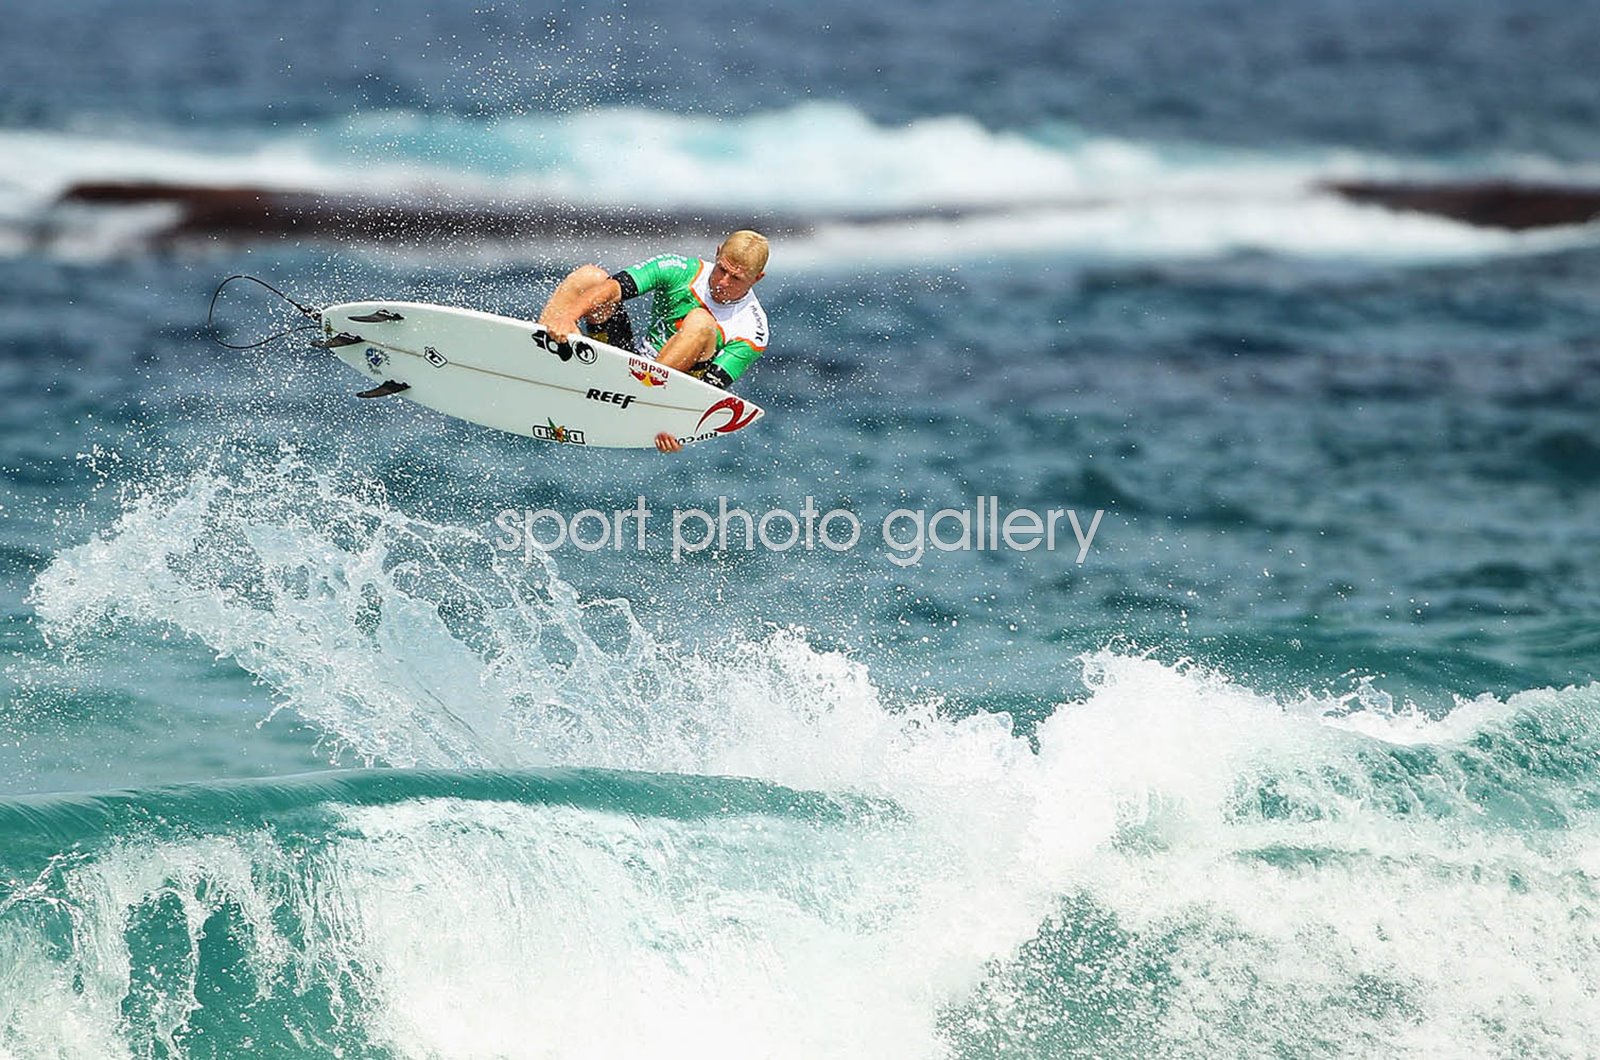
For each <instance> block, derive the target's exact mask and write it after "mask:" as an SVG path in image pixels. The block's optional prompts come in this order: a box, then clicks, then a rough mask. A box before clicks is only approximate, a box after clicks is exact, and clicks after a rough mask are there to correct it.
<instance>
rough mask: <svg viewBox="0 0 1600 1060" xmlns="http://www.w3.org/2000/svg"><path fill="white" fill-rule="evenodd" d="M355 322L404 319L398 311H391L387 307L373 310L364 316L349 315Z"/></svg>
mask: <svg viewBox="0 0 1600 1060" xmlns="http://www.w3.org/2000/svg"><path fill="white" fill-rule="evenodd" d="M350 319H351V320H354V321H355V322H356V323H357V324H392V323H394V322H395V321H396V320H404V319H405V317H403V316H401V315H400V314H399V313H391V312H390V311H389V310H387V309H378V310H374V311H373V312H371V313H368V314H367V315H366V316H360V317H351V318H350Z"/></svg>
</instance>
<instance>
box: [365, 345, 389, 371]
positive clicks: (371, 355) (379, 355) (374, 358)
mask: <svg viewBox="0 0 1600 1060" xmlns="http://www.w3.org/2000/svg"><path fill="white" fill-rule="evenodd" d="M367 363H368V364H369V365H371V366H372V370H373V371H374V372H376V371H377V370H378V369H379V368H382V367H383V366H384V365H386V364H388V363H389V355H388V354H387V353H384V352H383V351H382V350H380V349H378V348H376V347H374V346H368V347H367Z"/></svg>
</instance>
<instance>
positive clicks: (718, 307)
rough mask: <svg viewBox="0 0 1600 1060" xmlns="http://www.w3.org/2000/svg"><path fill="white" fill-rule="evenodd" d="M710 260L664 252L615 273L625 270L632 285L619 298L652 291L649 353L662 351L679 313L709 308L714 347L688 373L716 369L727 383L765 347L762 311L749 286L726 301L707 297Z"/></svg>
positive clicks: (647, 334) (680, 319) (717, 375)
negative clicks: (713, 352)
mask: <svg viewBox="0 0 1600 1060" xmlns="http://www.w3.org/2000/svg"><path fill="white" fill-rule="evenodd" d="M713 264H714V262H710V261H702V260H701V259H699V258H685V257H681V256H679V255H676V254H663V255H661V256H660V257H655V258H651V259H650V260H649V261H645V262H641V263H639V264H638V265H634V266H631V267H630V268H627V269H624V270H622V272H620V273H618V274H617V276H616V277H615V278H616V279H617V280H618V281H619V282H621V278H622V277H623V276H624V275H626V276H627V277H629V278H630V279H631V280H632V281H633V286H634V288H635V290H633V291H631V292H630V291H629V290H628V284H626V283H623V284H622V296H623V297H624V298H632V297H633V296H634V295H635V294H643V293H644V292H645V291H650V292H651V293H652V297H651V299H650V323H649V325H648V326H647V327H646V330H645V336H644V339H643V342H644V343H645V344H646V345H648V346H649V352H650V353H651V354H652V355H654V354H656V353H659V352H660V351H661V347H662V346H663V345H665V344H666V341H667V340H668V339H670V338H671V337H672V336H673V334H674V333H676V332H677V330H678V325H679V324H681V323H682V322H683V318H684V317H686V316H688V315H689V314H690V313H691V312H693V311H694V310H696V309H706V310H709V311H710V313H711V316H712V318H713V319H715V320H716V322H717V352H716V356H714V357H713V358H712V359H711V360H710V361H709V362H707V363H705V364H701V365H697V366H696V367H695V369H694V372H693V374H694V375H700V376H703V375H705V374H706V373H707V371H709V370H710V369H712V368H716V369H717V371H716V372H712V373H711V374H712V376H713V377H715V381H717V382H719V383H722V384H723V385H726V384H727V383H731V382H733V381H734V380H735V379H738V378H739V377H740V376H741V375H743V374H744V373H745V370H746V369H747V368H749V367H750V366H751V365H752V364H754V363H755V361H756V358H757V357H760V356H761V354H762V353H763V352H765V351H766V348H767V314H766V310H764V309H762V308H761V303H760V301H758V300H757V299H756V295H755V292H754V291H751V292H750V293H749V294H747V295H745V296H744V297H743V298H741V299H739V300H738V301H737V302H729V303H726V304H724V303H722V302H719V301H717V300H716V299H715V298H712V297H711V290H710V287H709V283H710V278H711V269H712V266H713ZM721 376H726V377H727V378H726V380H725V381H724V380H722V379H721V378H720V377H721Z"/></svg>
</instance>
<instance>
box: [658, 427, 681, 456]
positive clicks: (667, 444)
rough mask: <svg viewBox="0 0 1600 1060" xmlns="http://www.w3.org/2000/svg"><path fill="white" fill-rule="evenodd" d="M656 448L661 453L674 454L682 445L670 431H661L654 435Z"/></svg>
mask: <svg viewBox="0 0 1600 1060" xmlns="http://www.w3.org/2000/svg"><path fill="white" fill-rule="evenodd" d="M656 448H657V449H659V450H661V451H662V452H663V453H676V452H677V451H678V450H680V449H682V448H683V443H682V442H680V441H678V439H677V437H676V436H675V435H673V433H672V432H671V431H662V432H661V433H660V434H658V435H656Z"/></svg>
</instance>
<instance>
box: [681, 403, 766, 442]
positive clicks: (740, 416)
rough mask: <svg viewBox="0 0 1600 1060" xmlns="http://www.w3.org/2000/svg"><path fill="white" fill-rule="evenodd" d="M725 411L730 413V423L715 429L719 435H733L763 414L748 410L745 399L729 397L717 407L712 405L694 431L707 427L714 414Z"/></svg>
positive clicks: (758, 411) (755, 410) (756, 410)
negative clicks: (707, 422)
mask: <svg viewBox="0 0 1600 1060" xmlns="http://www.w3.org/2000/svg"><path fill="white" fill-rule="evenodd" d="M724 409H726V410H727V413H728V422H727V423H724V424H723V425H722V426H720V427H717V428H714V429H715V432H716V433H717V434H732V433H733V432H734V431H737V430H739V429H740V428H741V427H748V426H750V425H751V424H752V423H754V422H755V420H756V417H757V416H759V415H760V414H761V413H760V410H759V409H748V410H747V409H746V408H745V405H744V399H742V398H736V397H733V396H732V395H729V396H728V397H725V398H723V399H722V400H721V401H719V402H717V403H716V404H715V405H712V406H711V407H710V408H708V409H706V411H705V413H704V414H703V415H702V416H701V417H700V422H699V423H697V424H695V425H694V429H695V430H696V431H698V430H699V429H700V428H701V427H703V426H705V422H706V420H708V419H710V417H711V414H712V413H713V412H721V411H723V410H724Z"/></svg>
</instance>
